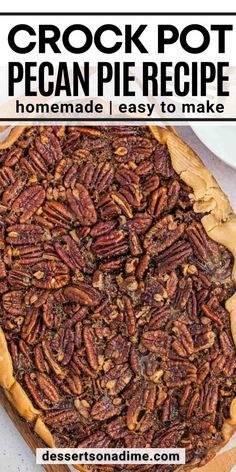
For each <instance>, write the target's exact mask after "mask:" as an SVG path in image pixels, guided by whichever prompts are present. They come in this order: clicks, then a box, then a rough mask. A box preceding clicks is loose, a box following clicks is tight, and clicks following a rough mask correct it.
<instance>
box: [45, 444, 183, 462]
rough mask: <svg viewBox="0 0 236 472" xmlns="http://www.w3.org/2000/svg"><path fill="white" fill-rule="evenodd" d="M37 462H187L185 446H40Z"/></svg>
mask: <svg viewBox="0 0 236 472" xmlns="http://www.w3.org/2000/svg"><path fill="white" fill-rule="evenodd" d="M36 460H37V464H77V463H80V464H93V465H95V464H97V465H106V464H185V449H183V448H178V449H177V448H176V449H175V448H130V449H129V448H53V449H51V448H50V449H49V448H38V449H37V454H36Z"/></svg>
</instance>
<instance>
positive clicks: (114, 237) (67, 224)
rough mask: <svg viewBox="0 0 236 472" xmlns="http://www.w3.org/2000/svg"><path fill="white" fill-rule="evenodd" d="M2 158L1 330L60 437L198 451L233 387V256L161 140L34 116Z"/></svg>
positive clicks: (218, 424) (222, 415)
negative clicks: (35, 122) (36, 120)
mask: <svg viewBox="0 0 236 472" xmlns="http://www.w3.org/2000/svg"><path fill="white" fill-rule="evenodd" d="M0 166H1V167H0V192H1V193H0V293H1V326H2V328H3V330H4V333H5V336H6V339H7V341H8V346H9V350H10V353H11V356H12V359H13V365H14V375H15V377H16V379H17V380H18V381H19V382H20V384H21V385H22V387H23V388H24V389H25V391H26V392H27V394H28V395H29V397H30V398H31V400H32V401H33V403H34V405H35V407H38V408H39V409H40V410H41V412H42V418H43V421H44V422H45V424H46V425H47V427H48V428H49V429H50V431H51V432H52V434H53V436H54V438H55V441H56V444H57V446H58V447H63V446H67V447H77V446H79V447H83V446H87V447H185V448H186V460H187V462H194V461H196V462H197V461H199V460H201V459H202V458H204V457H206V455H207V452H208V450H209V449H211V448H213V447H214V446H216V445H217V444H219V443H220V442H221V441H222V434H221V428H222V425H223V422H224V420H225V419H226V418H227V417H228V416H229V406H230V403H231V402H232V399H233V398H234V396H235V390H236V382H235V380H236V375H235V367H236V355H235V348H234V345H233V340H232V335H231V330H230V317H229V313H228V312H227V311H226V309H225V308H224V302H225V300H226V299H227V298H229V297H230V296H231V295H232V293H233V291H234V289H235V287H234V284H233V282H232V279H231V271H232V257H231V254H230V253H229V252H228V251H227V250H226V249H225V248H224V247H223V246H220V245H218V244H216V243H215V242H213V241H212V240H211V239H209V237H208V236H207V234H206V233H205V231H204V229H203V227H202V224H201V218H202V216H203V214H198V215H197V214H195V213H194V211H193V199H192V196H191V188H189V187H187V186H186V185H185V184H184V183H183V182H182V181H181V179H180V178H179V176H178V175H177V174H176V173H175V172H174V170H173V168H172V165H171V160H170V157H169V155H168V152H167V150H166V149H165V148H164V147H163V146H161V145H160V144H159V143H158V142H157V141H156V140H155V139H154V138H153V136H152V135H151V133H150V131H149V130H148V129H147V128H146V127H139V128H138V127H126V128H124V127H99V128H92V127H88V128H84V127H70V126H68V127H46V128H40V127H39V128H35V127H34V128H30V129H28V130H26V131H25V132H24V133H23V134H22V135H21V136H20V138H19V139H18V141H17V142H16V143H15V144H14V145H13V146H12V147H11V149H10V150H9V151H7V152H6V151H4V152H2V153H1V155H0ZM120 469H121V467H117V466H116V467H114V470H115V471H116V470H120ZM134 469H136V470H139V471H141V470H146V468H145V467H140V466H138V467H134ZM173 469H174V467H173V466H168V467H165V468H162V470H166V471H167V470H173ZM123 470H124V468H123ZM127 470H128V469H127ZM148 470H151V471H155V470H159V469H157V468H155V467H153V468H151V467H148Z"/></svg>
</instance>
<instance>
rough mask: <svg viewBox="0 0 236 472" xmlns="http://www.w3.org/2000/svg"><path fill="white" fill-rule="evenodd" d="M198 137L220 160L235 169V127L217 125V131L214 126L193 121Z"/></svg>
mask: <svg viewBox="0 0 236 472" xmlns="http://www.w3.org/2000/svg"><path fill="white" fill-rule="evenodd" d="M192 128H193V130H194V132H195V133H196V135H197V136H198V138H199V139H200V140H201V141H202V142H203V143H204V144H205V145H206V146H207V147H208V148H209V149H210V150H211V151H212V152H214V153H215V154H216V155H217V156H218V157H219V158H220V159H221V160H222V161H224V162H226V164H229V165H230V166H232V167H234V168H235V169H236V153H235V138H236V127H235V125H230V126H225V125H224V126H217V133H216V130H215V127H214V126H213V127H210V126H201V125H197V124H195V123H194V126H192Z"/></svg>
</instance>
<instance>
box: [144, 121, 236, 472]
mask: <svg viewBox="0 0 236 472" xmlns="http://www.w3.org/2000/svg"><path fill="white" fill-rule="evenodd" d="M150 130H151V132H152V133H153V135H154V137H155V138H156V139H157V140H159V141H160V142H161V143H162V144H165V145H166V146H167V148H168V150H169V153H170V157H171V162H172V166H173V168H174V170H175V171H176V173H177V174H178V175H179V176H180V178H181V179H182V180H183V181H184V182H185V183H186V184H187V185H189V186H190V187H191V188H192V189H193V196H194V199H195V203H194V206H193V209H194V211H195V213H200V212H207V214H206V215H205V216H204V217H203V218H202V219H201V222H202V225H203V227H204V229H205V231H206V233H207V234H208V236H209V237H210V238H211V239H213V240H214V241H216V242H217V243H219V244H223V245H224V246H225V247H226V248H227V249H228V250H229V251H230V252H231V253H232V255H233V257H234V266H233V272H232V277H233V280H235V281H236V215H235V214H234V212H233V210H232V207H231V205H230V202H229V200H228V197H227V196H226V195H225V194H224V192H223V191H222V190H221V188H220V186H219V185H218V183H217V182H216V180H215V179H214V177H213V176H212V175H211V172H210V171H209V169H207V167H206V166H205V165H204V163H203V162H202V161H201V159H200V158H199V157H198V156H197V154H196V153H195V152H194V151H193V150H192V149H191V148H190V147H189V146H188V145H187V144H185V143H184V142H183V141H182V139H181V138H180V137H179V136H178V135H176V134H175V133H173V132H172V131H170V130H167V129H163V128H161V127H159V126H150ZM225 306H226V309H227V310H228V311H229V313H230V320H231V331H232V336H233V340H234V344H235V346H236V292H235V293H234V294H233V296H232V297H230V298H229V299H228V300H227V301H226V304H225ZM235 431H236V398H234V399H233V401H232V403H231V407H230V417H229V419H228V420H226V421H225V422H224V425H223V428H222V435H223V441H222V443H221V444H220V445H219V446H217V447H215V448H214V449H213V448H212V449H211V450H209V451H208V455H207V457H206V458H205V459H204V461H203V462H201V463H200V464H199V465H204V464H206V463H207V462H208V461H209V460H211V459H212V458H213V457H214V456H215V455H216V453H217V452H218V451H219V450H220V449H221V448H222V447H223V446H224V445H225V444H226V443H227V442H228V441H229V439H230V437H231V436H232V435H233V433H234V432H235ZM192 467H193V465H192V466H184V467H180V468H179V469H178V470H179V471H180V470H189V469H191V468H192Z"/></svg>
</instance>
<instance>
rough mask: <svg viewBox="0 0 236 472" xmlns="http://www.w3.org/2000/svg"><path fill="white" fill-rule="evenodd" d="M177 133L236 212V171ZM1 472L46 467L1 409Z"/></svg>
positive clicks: (184, 131)
mask: <svg viewBox="0 0 236 472" xmlns="http://www.w3.org/2000/svg"><path fill="white" fill-rule="evenodd" d="M205 128H206V127H205ZM210 129H211V130H213V129H214V128H213V127H209V128H208V130H210ZM178 132H179V133H180V134H181V136H182V137H183V138H184V140H185V141H186V142H187V143H188V144H190V145H191V147H193V148H194V149H195V150H196V151H197V152H198V154H199V155H200V156H201V158H202V160H203V161H204V162H205V163H206V165H207V166H208V167H209V169H211V171H212V173H213V175H214V176H215V177H216V179H217V180H218V182H219V183H220V185H221V186H222V188H223V190H224V191H225V192H226V193H227V195H228V196H229V198H230V201H231V204H232V206H233V208H234V209H235V211H236V190H235V189H236V185H235V184H236V170H235V169H232V168H230V167H229V166H228V165H227V164H225V163H224V162H222V161H220V160H219V159H218V158H217V157H216V156H215V155H214V154H212V153H211V152H210V151H209V150H208V149H207V148H206V147H205V146H204V144H203V143H202V142H201V141H200V140H199V139H198V138H197V136H196V135H195V134H194V132H193V130H192V129H191V128H189V127H179V128H178ZM215 134H216V135H217V127H216V128H215ZM235 134H236V127H235ZM232 154H235V145H234V146H232ZM233 446H236V436H234V438H233V439H232V440H231V441H230V447H233ZM225 449H227V447H226V448H225ZM0 472H43V468H42V467H41V466H39V465H36V464H35V458H34V455H33V454H32V453H31V451H30V449H29V448H28V446H27V445H26V443H25V442H24V440H23V439H22V438H21V436H20V434H19V433H18V432H17V430H16V429H15V427H14V425H13V423H12V422H11V420H10V419H9V418H8V416H7V415H6V413H5V411H3V409H2V408H0ZM235 472H236V471H235Z"/></svg>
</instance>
